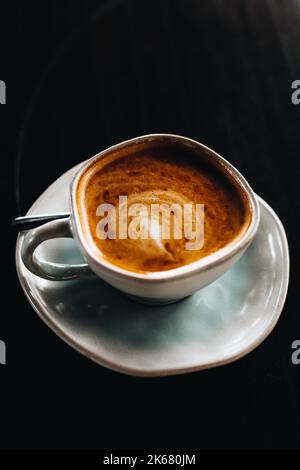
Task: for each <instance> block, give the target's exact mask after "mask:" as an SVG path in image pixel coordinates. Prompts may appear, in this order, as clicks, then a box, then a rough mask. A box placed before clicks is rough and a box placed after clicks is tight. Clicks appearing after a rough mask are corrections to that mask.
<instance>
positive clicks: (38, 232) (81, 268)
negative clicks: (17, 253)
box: [21, 218, 96, 281]
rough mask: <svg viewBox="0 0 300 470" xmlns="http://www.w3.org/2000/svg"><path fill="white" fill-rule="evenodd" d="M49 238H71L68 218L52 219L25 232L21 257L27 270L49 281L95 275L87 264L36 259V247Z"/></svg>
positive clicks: (84, 277) (85, 277)
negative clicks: (70, 263)
mask: <svg viewBox="0 0 300 470" xmlns="http://www.w3.org/2000/svg"><path fill="white" fill-rule="evenodd" d="M51 238H73V234H72V230H71V224H70V218H66V219H60V220H53V221H51V222H48V223H46V224H44V225H41V226H39V227H37V228H35V229H33V230H30V231H29V232H27V233H26V234H25V236H24V239H23V243H22V249H21V257H22V261H23V263H24V264H25V266H26V268H27V269H29V271H31V272H32V273H33V274H35V275H36V276H39V277H42V278H43V279H47V280H49V281H69V280H74V279H87V278H91V277H95V276H96V274H95V273H94V272H93V271H92V270H91V269H90V267H89V265H88V264H77V265H69V264H58V263H51V262H49V261H43V260H41V259H38V258H37V256H36V255H35V254H34V252H35V250H36V248H37V247H38V246H39V245H40V244H41V243H42V242H44V241H46V240H50V239H51Z"/></svg>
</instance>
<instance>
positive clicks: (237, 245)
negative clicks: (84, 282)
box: [70, 133, 260, 283]
mask: <svg viewBox="0 0 300 470" xmlns="http://www.w3.org/2000/svg"><path fill="white" fill-rule="evenodd" d="M158 139H159V140H169V141H171V142H177V141H179V142H181V143H183V144H184V145H187V146H189V147H193V148H201V150H202V151H203V152H204V153H205V154H206V155H207V156H209V158H213V159H214V160H215V162H217V164H219V165H221V166H222V167H223V168H224V170H225V171H226V172H227V173H230V175H231V176H232V177H233V178H234V180H235V181H236V182H237V183H238V185H239V187H240V188H242V189H243V191H244V193H245V195H246V197H247V199H248V203H249V206H250V212H251V221H250V223H249V226H248V227H247V229H246V230H245V232H244V233H243V234H242V236H241V237H239V238H238V239H237V240H233V241H232V242H230V243H229V244H227V245H225V246H224V247H223V248H221V249H219V250H217V251H216V252H214V253H211V254H210V255H207V256H205V257H204V258H200V259H199V260H196V261H194V262H192V263H190V264H186V265H183V266H180V267H177V268H173V269H169V270H166V271H154V272H147V273H138V272H135V271H130V270H127V269H124V268H121V267H119V266H117V265H115V264H113V263H112V262H110V261H108V260H106V259H105V258H104V257H103V258H98V257H96V256H95V255H94V252H93V250H92V249H91V246H90V244H89V242H88V241H87V240H86V238H85V237H84V235H83V230H82V224H81V222H80V218H79V211H78V207H77V203H76V193H77V186H78V182H79V180H80V178H81V176H82V175H83V173H84V172H85V171H86V170H87V169H88V168H89V167H90V166H92V165H93V164H94V163H95V162H96V161H98V160H99V159H101V158H103V157H104V156H105V155H107V154H108V153H110V152H112V151H115V150H119V149H121V148H124V147H126V146H128V145H132V144H134V143H141V142H151V141H154V140H158ZM70 189H71V191H70V209H71V210H70V212H71V221H72V228H73V232H74V233H73V234H74V237H75V239H76V240H77V242H78V243H79V245H80V246H81V247H82V248H83V252H84V253H86V254H87V255H88V256H89V257H90V258H92V259H93V261H94V262H95V263H96V264H97V265H99V266H101V268H102V269H104V270H105V271H106V272H107V273H114V274H116V275H119V276H121V277H122V278H126V279H128V278H130V279H135V280H137V281H138V280H140V281H141V280H142V281H146V282H152V283H153V282H167V281H170V280H173V279H182V278H185V277H188V276H190V275H191V274H196V273H197V274H199V273H200V272H204V271H208V270H211V269H213V268H214V267H216V266H218V265H219V264H221V263H223V262H225V261H227V260H228V259H230V258H232V257H233V256H234V255H236V254H237V253H238V252H240V251H242V250H243V249H244V248H247V246H248V245H249V244H250V243H251V242H252V240H253V239H254V237H255V235H256V232H257V229H258V226H259V221H260V208H259V204H258V201H257V198H256V195H255V193H254V191H253V189H252V188H251V186H250V185H249V183H248V182H247V180H246V179H245V178H244V177H243V176H242V174H241V173H240V172H239V171H238V170H237V169H236V168H235V167H234V166H233V165H232V164H231V163H229V162H228V161H227V160H226V159H225V158H224V157H222V156H221V155H219V154H218V153H217V152H215V151H214V150H212V149H211V148H209V147H207V146H206V145H204V144H202V143H200V142H198V141H196V140H194V139H190V138H189V137H184V136H180V135H177V134H165V133H154V134H145V135H142V136H139V137H135V138H132V139H128V140H126V141H123V142H121V143H118V144H115V145H112V146H111V147H109V148H107V149H105V150H102V151H101V152H99V153H97V154H96V155H94V156H93V157H91V158H89V159H88V160H87V161H85V162H84V163H83V164H82V166H81V167H80V168H79V169H78V170H77V172H76V173H75V175H74V177H73V179H72V182H71V188H70Z"/></svg>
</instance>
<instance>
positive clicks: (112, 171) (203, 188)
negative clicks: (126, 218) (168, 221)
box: [77, 147, 250, 272]
mask: <svg viewBox="0 0 300 470" xmlns="http://www.w3.org/2000/svg"><path fill="white" fill-rule="evenodd" d="M120 195H122V196H127V204H128V206H130V205H132V204H136V203H138V204H143V205H144V206H145V207H146V208H149V207H150V206H151V204H153V203H154V204H156V203H160V204H162V203H163V204H170V205H171V204H179V205H180V206H183V205H184V204H187V203H190V204H194V205H195V204H204V246H203V247H202V249H200V250H196V251H188V250H186V249H185V243H186V240H185V238H184V237H183V238H182V239H181V240H176V239H174V236H173V237H172V236H171V238H170V240H163V239H161V237H155V236H153V237H152V238H150V237H148V238H147V239H137V240H133V239H130V238H127V239H125V240H123V239H120V238H118V237H117V238H116V239H106V240H101V239H99V237H97V235H96V232H97V223H98V221H99V218H97V217H96V211H97V207H98V206H99V205H101V204H103V203H105V204H112V205H114V206H115V207H116V208H117V210H119V196H120ZM77 203H78V208H79V214H80V220H81V224H82V227H83V229H84V230H83V231H84V233H85V234H86V235H87V236H89V238H90V240H92V242H93V244H94V247H96V253H97V256H99V257H104V258H105V259H106V260H107V261H109V262H111V263H114V264H116V265H117V266H120V267H122V268H124V269H129V270H132V271H136V272H153V271H163V270H169V269H173V268H176V267H179V266H182V265H185V264H189V263H191V262H193V261H196V260H197V259H200V258H203V257H205V256H207V255H209V254H211V253H213V252H215V251H217V250H219V249H220V248H223V247H224V246H226V245H227V244H228V243H231V242H232V241H233V240H235V239H236V238H237V237H239V236H240V235H241V234H242V233H243V232H244V231H245V230H246V228H247V226H248V225H249V221H250V214H249V208H247V205H246V203H245V199H244V198H243V195H242V194H241V193H240V192H239V191H238V189H237V188H236V187H235V185H234V184H233V182H232V181H229V178H228V176H227V175H225V174H224V172H223V171H221V170H220V169H216V168H214V167H213V166H212V165H209V164H207V162H206V161H205V160H204V159H201V158H198V157H193V155H191V154H190V152H186V153H185V152H184V151H182V152H178V151H175V150H174V149H169V148H167V147H166V148H163V149H159V148H157V149H155V148H154V149H143V150H142V151H137V152H135V153H133V154H125V155H121V156H120V155H107V156H106V157H104V158H103V159H100V160H99V161H97V162H96V163H95V164H94V165H92V166H91V167H90V168H89V169H88V170H87V171H86V172H85V174H84V175H83V177H82V178H81V181H80V183H79V185H78V190H77ZM148 220H149V219H148ZM160 224H161V220H160V219H159V218H156V220H155V219H154V220H152V219H151V223H150V224H149V223H148V224H146V214H145V225H147V229H148V232H149V234H150V235H151V234H152V235H155V234H157V233H159V232H160Z"/></svg>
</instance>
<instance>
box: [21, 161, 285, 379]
mask: <svg viewBox="0 0 300 470" xmlns="http://www.w3.org/2000/svg"><path fill="white" fill-rule="evenodd" d="M77 168H78V166H77V167H75V168H72V169H71V170H69V171H68V172H66V173H65V174H63V175H62V176H61V177H60V178H58V180H56V181H55V182H54V183H53V184H52V185H51V186H50V187H49V188H48V189H47V190H46V191H45V192H44V193H43V194H42V195H41V196H40V197H39V198H38V199H37V201H36V202H35V203H34V205H33V206H32V207H31V209H30V210H29V212H28V214H32V215H33V214H46V213H52V212H66V211H68V209H69V184H70V181H71V179H72V177H73V175H74V173H75V171H76V170H77ZM258 199H259V203H260V208H261V222H260V226H259V230H258V233H257V236H256V238H255V240H254V242H253V243H252V245H251V246H250V248H248V250H247V251H246V252H245V254H244V255H243V256H242V258H241V259H240V260H239V261H238V263H237V264H235V265H234V266H233V268H231V269H230V271H228V272H227V273H226V274H224V275H223V276H222V277H220V278H219V279H217V281H215V282H214V283H213V284H210V285H209V286H207V287H205V288H204V289H202V290H200V291H198V292H196V293H195V294H194V295H192V296H191V297H188V298H186V299H184V300H182V301H180V302H177V303H174V304H171V305H166V306H155V307H153V306H149V305H142V304H140V303H136V302H134V301H132V300H130V299H129V298H127V297H126V296H125V295H123V294H121V293H120V292H118V291H116V290H115V289H114V288H112V287H110V286H109V285H107V284H106V283H105V282H104V281H102V280H101V279H92V280H84V281H64V282H62V281H61V282H57V281H46V280H44V279H41V278H39V277H36V276H35V275H33V274H31V273H30V272H29V271H28V270H27V269H26V268H25V266H24V265H23V263H22V261H21V255H20V252H21V246H22V242H23V234H22V233H20V234H19V236H18V240H17V246H16V265H17V271H18V275H19V279H20V282H21V285H22V287H23V289H24V292H25V294H26V295H27V297H28V300H29V301H30V303H31V305H32V306H33V308H34V309H35V310H36V312H37V314H38V315H39V316H40V317H41V318H42V319H43V321H44V322H45V323H46V324H47V325H48V326H49V327H50V328H52V329H53V330H54V331H55V333H56V334H57V335H58V336H60V337H61V338H62V339H63V340H64V341H66V342H67V343H68V344H69V345H70V346H72V347H73V348H75V349H76V350H77V351H79V352H81V353H82V354H84V355H85V356H87V357H89V358H90V359H92V360H93V361H95V362H97V363H99V364H101V365H102V366H105V367H108V368H110V369H113V370H116V371H119V372H123V373H126V374H130V375H136V376H163V375H172V374H181V373H185V372H191V371H197V370H201V369H207V368H210V367H215V366H219V365H222V364H227V363H229V362H233V361H235V360H237V359H239V358H241V357H242V356H244V355H246V354H247V353H249V352H250V351H252V350H253V349H255V348H256V347H257V346H258V345H259V344H260V343H261V342H262V341H263V340H264V339H265V338H266V337H267V336H268V335H269V334H270V333H271V331H272V329H273V328H274V326H275V325H276V323H277V321H278V319H279V316H280V314H281V311H282V308H283V305H284V301H285V297H286V293H287V288H288V279H289V252H288V244H287V239H286V235H285V231H284V228H283V226H282V224H281V222H280V220H279V219H278V217H277V215H276V214H275V212H274V211H273V210H272V209H271V208H270V206H269V205H268V204H267V203H266V202H265V201H263V200H262V199H261V198H258ZM37 255H38V256H39V257H40V258H42V259H44V260H51V261H54V262H63V263H71V264H72V263H73V264H75V263H82V262H84V261H83V258H82V255H81V253H80V251H79V249H78V248H77V246H76V243H75V242H74V240H72V239H54V240H48V241H47V242H45V243H43V244H42V245H40V246H39V247H38V249H37Z"/></svg>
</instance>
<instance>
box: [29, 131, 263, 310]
mask: <svg viewBox="0 0 300 470" xmlns="http://www.w3.org/2000/svg"><path fill="white" fill-rule="evenodd" d="M169 144H170V145H172V146H173V147H174V146H175V147H176V148H177V147H178V150H180V148H182V149H183V148H187V147H188V149H189V151H190V152H192V153H193V154H194V155H195V156H197V157H198V158H200V159H201V158H202V159H205V161H206V162H208V163H209V164H211V165H213V166H215V167H218V168H219V169H220V171H222V172H223V173H226V174H227V176H228V178H229V180H231V181H232V184H234V185H235V187H236V188H237V189H238V191H240V192H241V193H242V194H243V197H244V198H245V199H246V203H247V207H248V210H249V215H250V222H249V224H248V227H247V228H246V230H245V231H243V233H242V234H241V236H240V237H237V238H236V239H234V240H233V241H232V242H230V243H228V244H227V245H225V247H223V248H221V249H219V250H218V251H216V252H214V253H212V254H210V255H208V256H206V257H203V258H201V259H199V260H197V261H194V262H192V263H190V264H186V265H184V266H181V267H178V268H174V269H170V270H167V271H158V272H149V273H138V272H133V271H130V270H126V269H124V268H121V267H119V266H117V265H115V264H113V263H111V262H110V261H108V260H107V259H105V258H104V257H103V258H102V257H99V256H95V251H94V249H93V247H92V246H91V243H89V241H88V240H87V238H86V237H85V236H84V233H83V227H82V223H81V220H80V216H79V208H78V204H77V191H78V185H79V182H80V180H81V178H82V175H83V174H84V173H85V172H86V170H87V169H88V168H89V167H90V166H92V165H94V164H95V162H97V161H98V160H99V159H102V158H103V157H107V156H108V155H109V154H114V155H116V156H117V157H118V156H123V155H126V156H130V155H134V154H136V153H137V151H139V150H140V149H145V148H149V150H151V148H152V147H153V146H155V148H159V146H160V145H162V146H165V145H169ZM259 220H260V210H259V204H258V201H257V198H256V195H255V193H254V192H253V190H252V189H251V187H250V186H249V184H248V183H247V181H246V180H245V178H244V177H243V176H242V175H241V174H240V173H239V171H238V170H237V169H236V168H234V167H233V166H232V165H231V164H230V163H229V162H228V161H226V160H225V159H224V158H223V157H221V156H220V155H218V154H217V153H216V152H214V151H213V150H211V149H210V148H208V147H206V146H205V145H203V144H201V143H199V142H196V141H195V140H192V139H189V138H186V137H182V136H177V135H171V134H150V135H145V136H142V137H137V138H135V139H131V140H128V141H125V142H122V143H120V144H117V145H114V146H113V147H110V148H109V149H107V150H104V151H102V152H100V153H98V154H97V155H95V156H94V157H92V158H90V159H89V160H88V161H86V162H84V163H83V165H82V166H81V168H80V169H79V170H78V171H77V173H76V175H75V177H74V178H73V181H72V183H71V187H70V217H69V218H65V219H61V220H54V221H51V222H48V223H46V224H44V225H41V226H40V227H37V228H36V229H34V230H31V231H30V232H28V233H27V234H26V235H25V237H24V240H23V244H22V260H23V262H24V264H25V266H26V267H27V268H28V269H29V270H30V271H31V272H32V273H34V274H35V275H38V276H40V277H43V278H45V279H49V280H55V281H57V280H70V279H84V278H88V277H91V276H95V275H96V276H98V277H100V278H101V279H103V280H104V281H106V282H107V283H108V284H110V285H112V286H113V287H115V288H116V289H118V290H120V291H122V292H124V293H125V294H127V295H128V296H130V297H132V298H134V299H136V300H138V301H141V302H145V303H150V304H164V303H171V302H175V301H177V300H179V299H182V298H184V297H187V296H189V295H191V294H193V293H194V292H196V291H197V290H199V289H201V288H202V287H204V286H206V285H208V284H210V283H211V282H213V281H215V280H216V279H217V278H218V277H219V276H221V275H222V274H224V273H225V272H226V271H227V270H228V269H230V268H231V267H232V266H233V264H234V263H236V262H237V261H238V259H239V258H240V257H241V256H242V255H243V253H244V252H245V250H246V249H247V248H248V246H249V245H250V244H251V242H252V241H253V239H254V237H255V235H256V232H257V229H258V225H259ZM57 237H73V238H74V239H75V240H76V242H77V244H78V247H79V249H80V250H81V252H82V254H83V256H84V257H85V259H86V261H87V264H84V265H75V266H73V265H58V264H55V263H51V262H45V261H42V260H39V259H38V258H37V257H36V256H35V255H34V251H35V249H36V247H37V246H38V245H39V244H40V243H42V242H43V241H45V240H48V239H50V238H57ZM82 288H83V289H84V284H83V285H82Z"/></svg>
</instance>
